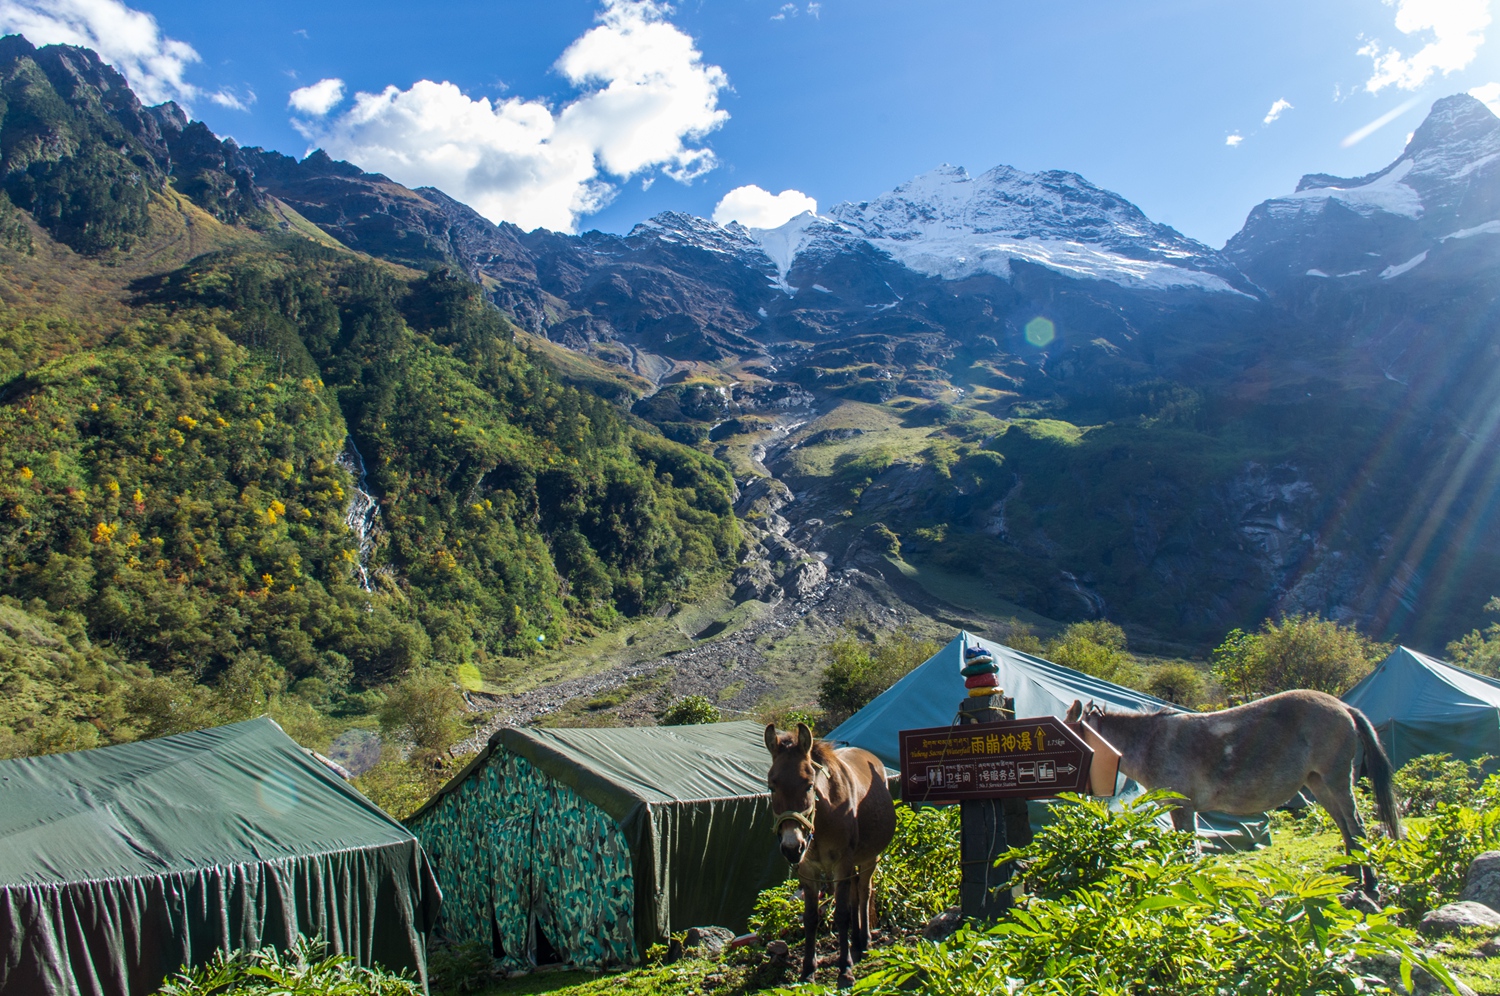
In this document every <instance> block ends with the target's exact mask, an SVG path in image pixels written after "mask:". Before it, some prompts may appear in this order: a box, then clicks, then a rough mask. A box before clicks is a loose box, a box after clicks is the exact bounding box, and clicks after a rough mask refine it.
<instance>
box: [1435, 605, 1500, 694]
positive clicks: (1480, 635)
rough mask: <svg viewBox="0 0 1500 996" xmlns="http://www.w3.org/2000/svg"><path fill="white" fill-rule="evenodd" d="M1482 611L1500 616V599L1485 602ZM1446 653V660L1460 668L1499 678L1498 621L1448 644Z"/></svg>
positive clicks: (1471, 631) (1499, 646) (1499, 623)
mask: <svg viewBox="0 0 1500 996" xmlns="http://www.w3.org/2000/svg"><path fill="white" fill-rule="evenodd" d="M1484 611H1485V613H1486V614H1488V615H1490V616H1500V597H1494V598H1491V599H1490V600H1489V601H1488V602H1485V603H1484ZM1447 652H1448V659H1449V660H1451V661H1453V663H1455V664H1457V665H1459V666H1460V667H1466V668H1468V669H1469V670H1470V671H1478V672H1479V673H1480V674H1487V675H1490V676H1491V677H1500V621H1496V622H1491V623H1490V624H1489V625H1488V626H1486V627H1485V628H1484V629H1483V630H1478V629H1472V630H1470V631H1469V632H1467V633H1465V634H1464V635H1463V636H1461V637H1459V638H1458V639H1457V640H1454V641H1453V642H1452V643H1450V644H1448V647H1447Z"/></svg>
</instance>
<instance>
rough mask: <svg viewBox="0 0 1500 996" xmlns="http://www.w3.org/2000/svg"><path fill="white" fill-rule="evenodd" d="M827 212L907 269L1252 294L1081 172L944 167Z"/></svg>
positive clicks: (1208, 255) (1209, 258)
mask: <svg viewBox="0 0 1500 996" xmlns="http://www.w3.org/2000/svg"><path fill="white" fill-rule="evenodd" d="M829 214H830V215H831V216H832V218H833V219H835V220H836V221H838V222H839V223H840V224H842V225H843V226H844V227H845V228H846V229H849V230H851V231H855V232H859V233H860V234H862V235H864V236H865V238H867V239H868V240H869V241H870V242H871V243H872V244H873V245H875V246H877V247H878V248H880V249H883V250H885V251H886V252H888V253H890V254H891V255H892V256H894V257H895V258H896V259H898V260H900V261H901V262H902V263H904V264H905V265H907V266H908V267H910V268H912V269H914V270H918V271H919V272H922V273H926V274H929V275H931V276H940V277H943V278H945V279H950V280H954V279H963V278H966V277H969V276H973V275H975V274H978V273H992V274H995V275H997V276H1001V277H1009V276H1010V274H1011V262H1012V261H1013V260H1024V261H1026V262H1028V263H1034V264H1037V265H1040V266H1045V267H1047V268H1049V269H1053V270H1057V271H1059V272H1062V273H1064V274H1066V275H1068V276H1073V277H1078V278H1082V279H1096V280H1108V281H1111V282H1114V283H1119V284H1124V285H1126V286H1137V287H1144V288H1163V287H1198V288H1201V289H1204V290H1214V291H1238V292H1241V293H1243V292H1244V290H1245V289H1247V287H1246V284H1245V282H1244V280H1243V278H1240V277H1239V276H1238V274H1237V273H1236V272H1235V270H1234V267H1233V266H1231V265H1229V264H1228V263H1227V262H1225V261H1224V260H1223V259H1222V258H1220V257H1219V255H1218V253H1216V252H1215V251H1214V250H1212V249H1210V248H1209V247H1208V246H1205V245H1203V244H1201V243H1199V242H1195V241H1193V240H1192V239H1189V238H1187V237H1185V236H1183V235H1181V234H1179V233H1178V232H1176V231H1174V230H1173V229H1171V228H1169V227H1167V226H1165V225H1159V224H1156V223H1155V222H1152V221H1151V219H1149V218H1147V217H1146V215H1145V214H1144V213H1143V212H1142V211H1141V210H1140V208H1138V207H1136V206H1135V205H1134V204H1132V203H1130V202H1129V201H1127V200H1126V199H1125V198H1123V197H1121V196H1120V195H1118V194H1115V193H1112V192H1111V191H1108V190H1104V189H1102V188H1100V187H1096V186H1095V185H1094V184H1092V183H1090V182H1089V181H1087V180H1085V179H1084V178H1083V177H1081V176H1079V175H1078V174H1077V173H1069V172H1066V171H1063V170H1048V171H1046V172H1043V173H1027V172H1025V171H1024V170H1018V169H1016V168H1014V167H1012V166H997V167H995V168H994V169H992V170H989V171H987V172H985V173H982V174H980V175H979V176H977V177H974V176H970V175H969V173H968V171H966V170H964V169H963V168H962V167H958V166H950V165H943V166H940V167H938V168H937V169H935V170H931V171H930V172H927V173H923V174H922V175H920V176H917V177H915V178H913V179H911V180H909V181H907V182H906V183H903V184H901V185H900V186H898V187H896V188H895V189H894V190H892V191H890V192H889V193H886V194H883V195H881V196H880V197H877V198H875V199H874V200H872V201H862V202H859V203H850V202H845V203H843V204H839V205H837V206H836V207H834V208H833V209H832V210H831V211H830V212H829Z"/></svg>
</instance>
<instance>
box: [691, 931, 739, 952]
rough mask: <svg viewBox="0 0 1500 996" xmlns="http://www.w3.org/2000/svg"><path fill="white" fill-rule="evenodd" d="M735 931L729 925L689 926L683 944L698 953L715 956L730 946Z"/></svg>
mask: <svg viewBox="0 0 1500 996" xmlns="http://www.w3.org/2000/svg"><path fill="white" fill-rule="evenodd" d="M732 940H734V931H732V930H730V929H729V928H728V927H689V928H688V929H687V936H686V937H684V938H683V940H682V946H683V947H685V948H687V949H688V950H690V951H695V952H697V953H698V954H702V955H708V956H709V957H715V956H717V955H719V954H720V953H722V952H723V951H724V950H725V949H726V948H728V947H729V942H730V941H732Z"/></svg>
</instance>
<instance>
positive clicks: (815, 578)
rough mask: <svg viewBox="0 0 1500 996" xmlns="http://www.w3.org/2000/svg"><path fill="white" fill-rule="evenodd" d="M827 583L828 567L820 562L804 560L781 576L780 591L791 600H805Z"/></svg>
mask: <svg viewBox="0 0 1500 996" xmlns="http://www.w3.org/2000/svg"><path fill="white" fill-rule="evenodd" d="M827 581H828V565H826V564H824V563H823V562H822V561H821V560H804V561H803V562H802V563H800V564H798V565H797V566H795V567H793V568H791V569H789V570H788V571H787V572H786V573H785V574H783V575H782V576H781V590H782V591H785V592H786V593H787V595H788V596H789V597H791V598H797V599H802V598H807V597H808V596H809V595H812V594H814V593H816V592H817V590H818V589H819V588H821V587H822V586H823V585H824V584H825V583H826V582H827Z"/></svg>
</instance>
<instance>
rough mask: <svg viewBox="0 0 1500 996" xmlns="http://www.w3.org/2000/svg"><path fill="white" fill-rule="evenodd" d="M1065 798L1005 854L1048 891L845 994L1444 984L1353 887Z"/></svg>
mask: <svg viewBox="0 0 1500 996" xmlns="http://www.w3.org/2000/svg"><path fill="white" fill-rule="evenodd" d="M1068 801H1069V802H1070V803H1072V805H1070V806H1067V807H1065V808H1063V809H1062V810H1060V811H1059V813H1058V816H1059V818H1060V820H1059V823H1058V824H1056V825H1054V826H1053V827H1049V828H1048V830H1047V831H1046V832H1044V833H1041V834H1038V835H1037V839H1036V840H1035V841H1033V842H1032V844H1031V845H1030V846H1028V847H1026V848H1022V849H1019V850H1016V851H1012V852H1010V854H1009V855H1007V857H1010V858H1012V859H1015V860H1020V861H1022V862H1023V863H1026V862H1029V864H1030V867H1028V868H1027V870H1026V873H1025V874H1026V878H1027V879H1028V881H1029V882H1030V883H1031V884H1032V885H1033V887H1038V886H1040V887H1042V888H1044V889H1046V890H1047V892H1048V893H1053V894H1051V895H1044V896H1036V897H1033V898H1030V899H1028V900H1026V901H1024V903H1023V905H1021V906H1018V907H1017V908H1016V909H1014V910H1012V911H1010V912H1009V913H1008V914H1007V915H1006V916H1005V917H1003V918H1002V919H1001V920H1000V921H999V922H997V923H995V924H994V925H992V926H990V927H988V928H984V929H975V928H973V927H965V928H962V929H960V930H959V931H958V933H956V934H954V935H953V936H952V937H951V938H949V939H948V940H947V941H945V942H943V943H941V944H916V945H913V946H903V947H893V948H890V949H888V950H887V951H886V952H885V953H884V956H883V965H882V966H881V967H880V968H878V969H877V970H875V971H874V972H873V973H871V974H870V975H869V976H867V977H865V978H863V979H861V980H859V981H858V982H857V983H856V984H855V989H856V991H859V992H864V993H877V994H882V996H885V994H889V996H896V994H899V993H905V992H912V991H915V992H921V993H924V994H928V996H948V994H952V996H959V994H964V996H967V994H970V993H1006V994H1008V996H1058V994H1063V993H1088V994H1099V996H1127V994H1147V993H1160V994H1168V993H1170V994H1174V996H1210V994H1214V996H1218V994H1222V993H1232V992H1233V993H1302V994H1317V993H1340V994H1346V993H1347V994H1353V993H1356V992H1362V991H1370V990H1371V989H1372V988H1378V987H1379V986H1380V984H1381V983H1383V982H1390V981H1393V980H1380V979H1375V978H1373V977H1371V976H1370V975H1368V974H1367V972H1368V968H1369V966H1370V965H1371V964H1372V959H1375V958H1388V959H1394V961H1395V962H1396V963H1397V964H1399V966H1400V971H1401V973H1402V975H1403V981H1404V982H1405V983H1406V984H1407V987H1408V989H1410V988H1411V973H1412V971H1413V970H1414V969H1415V968H1416V967H1421V968H1423V969H1426V970H1427V971H1429V972H1431V973H1432V974H1433V975H1434V976H1436V977H1437V978H1438V980H1439V981H1441V982H1442V983H1444V984H1445V985H1449V986H1450V988H1451V987H1452V978H1451V976H1450V975H1449V974H1448V972H1447V970H1446V969H1445V968H1443V967H1442V966H1441V965H1440V964H1437V963H1436V962H1433V961H1431V960H1430V959H1429V958H1428V957H1427V956H1426V955H1425V954H1424V953H1422V952H1421V951H1419V950H1418V949H1416V948H1415V947H1414V946H1413V943H1412V942H1413V940H1414V935H1413V934H1412V933H1411V932H1410V931H1409V930H1407V929H1406V928H1404V927H1401V926H1400V925H1398V924H1397V923H1395V922H1393V921H1392V919H1391V915H1390V914H1389V913H1378V914H1366V913H1363V912H1360V911H1358V910H1350V909H1345V908H1344V906H1343V905H1342V904H1341V903H1340V901H1339V900H1340V897H1341V896H1342V895H1343V894H1344V893H1345V892H1346V891H1347V890H1348V889H1349V887H1350V886H1351V885H1352V884H1353V883H1352V880H1350V879H1348V878H1346V877H1344V876H1339V875H1330V874H1326V873H1322V872H1316V873H1312V874H1303V875H1294V874H1292V873H1289V872H1286V871H1282V870H1280V869H1277V868H1274V867H1270V866H1264V865H1251V866H1249V867H1243V866H1241V867H1236V866H1234V865H1231V864H1228V863H1226V862H1222V861H1220V860H1219V859H1216V858H1202V857H1198V856H1196V855H1195V853H1194V852H1193V850H1192V848H1191V847H1190V846H1188V844H1189V839H1188V838H1186V837H1185V836H1184V835H1179V834H1176V833H1175V832H1174V831H1171V830H1166V829H1164V828H1161V827H1159V826H1157V825H1156V817H1157V816H1158V815H1160V812H1161V807H1162V806H1163V805H1164V804H1166V803H1165V801H1164V800H1163V799H1162V797H1160V796H1156V797H1154V798H1143V799H1142V800H1139V801H1137V802H1135V803H1134V804H1132V805H1128V806H1127V807H1126V808H1125V810H1124V811H1123V812H1120V813H1111V812H1110V811H1109V810H1108V809H1107V808H1106V807H1105V806H1103V805H1102V804H1100V803H1095V802H1092V801H1089V800H1083V799H1080V798H1078V797H1070V798H1069V799H1068ZM808 991H809V990H808V989H807V988H805V987H804V988H801V989H799V990H798V992H799V993H807V992H808ZM813 991H814V992H818V991H823V992H826V991H827V990H813Z"/></svg>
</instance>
